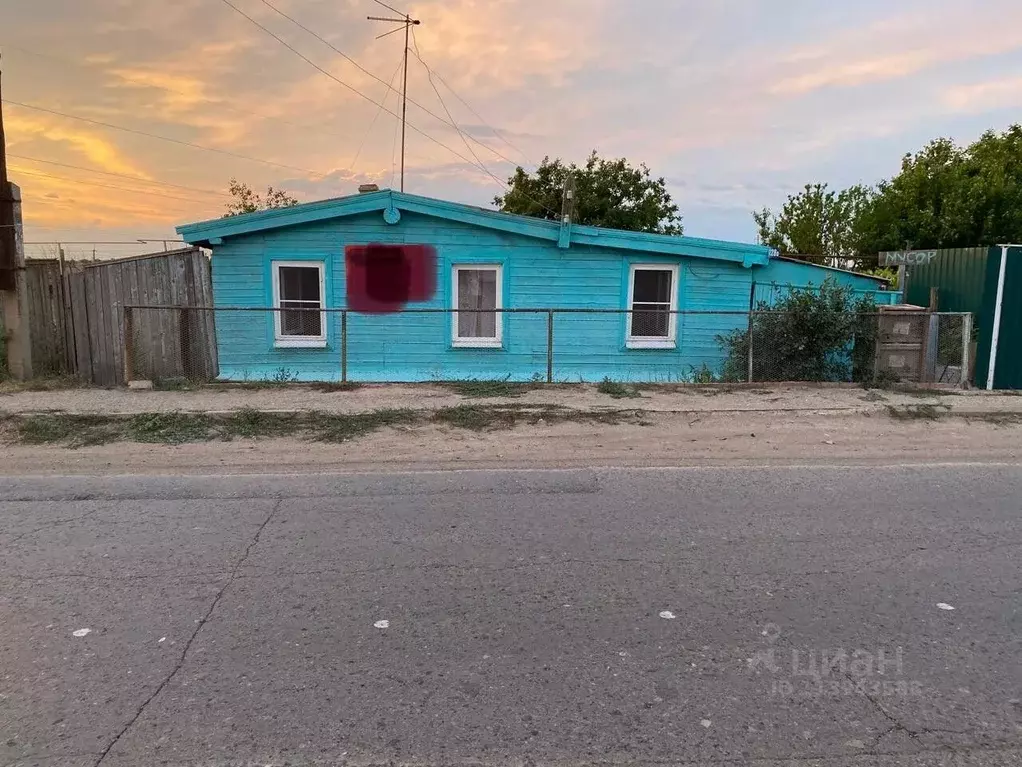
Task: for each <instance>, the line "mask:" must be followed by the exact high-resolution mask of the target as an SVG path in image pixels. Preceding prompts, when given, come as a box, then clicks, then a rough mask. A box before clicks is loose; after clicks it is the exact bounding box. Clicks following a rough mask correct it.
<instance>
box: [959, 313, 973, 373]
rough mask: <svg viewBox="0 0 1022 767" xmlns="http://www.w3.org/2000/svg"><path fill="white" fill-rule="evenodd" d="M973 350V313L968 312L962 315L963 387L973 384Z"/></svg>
mask: <svg viewBox="0 0 1022 767" xmlns="http://www.w3.org/2000/svg"><path fill="white" fill-rule="evenodd" d="M971 351H972V314H971V313H966V314H963V315H962V380H961V386H962V388H963V389H968V388H970V387H971V386H972V375H971V370H970V369H971V367H972V359H971V356H972V355H971V354H970V352H971Z"/></svg>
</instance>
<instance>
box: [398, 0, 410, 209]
mask: <svg viewBox="0 0 1022 767" xmlns="http://www.w3.org/2000/svg"><path fill="white" fill-rule="evenodd" d="M411 28H412V19H411V17H410V16H408V15H407V14H406V15H405V77H404V86H403V87H402V88H401V191H402V192H403V191H404V190H405V132H406V131H407V130H408V34H409V30H410V29H411Z"/></svg>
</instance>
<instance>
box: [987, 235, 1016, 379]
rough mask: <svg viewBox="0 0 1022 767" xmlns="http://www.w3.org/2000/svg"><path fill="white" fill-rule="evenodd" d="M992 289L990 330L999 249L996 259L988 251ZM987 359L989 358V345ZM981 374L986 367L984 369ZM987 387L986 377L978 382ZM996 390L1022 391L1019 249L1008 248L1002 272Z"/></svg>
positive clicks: (995, 295) (995, 291)
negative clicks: (1002, 283) (1002, 296)
mask: <svg viewBox="0 0 1022 767" xmlns="http://www.w3.org/2000/svg"><path fill="white" fill-rule="evenodd" d="M990 261H991V263H992V265H993V267H994V268H993V269H991V271H992V272H993V288H992V289H991V291H990V294H989V296H990V302H989V303H990V310H989V315H990V318H989V322H988V324H989V326H990V328H991V330H992V328H993V314H994V303H995V301H996V300H997V278H998V275H999V272H1000V263H1001V249H1000V248H996V257H994V253H993V252H991V258H990ZM987 345H988V348H987V360H989V358H990V352H989V342H988V344H987ZM983 370H984V375H986V372H985V371H986V370H987V368H986V367H984V368H983ZM979 383H981V384H982V385H985V384H986V378H984V379H983V380H982V381H981V382H979ZM994 388H995V389H1022V248H1008V260H1007V264H1006V269H1005V272H1004V301H1003V303H1002V305H1001V332H1000V335H999V339H998V342H997V362H996V367H995V369H994Z"/></svg>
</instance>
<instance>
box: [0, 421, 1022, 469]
mask: <svg viewBox="0 0 1022 767" xmlns="http://www.w3.org/2000/svg"><path fill="white" fill-rule="evenodd" d="M642 418H643V419H644V420H643V421H642V423H644V424H647V425H635V424H619V425H598V424H597V425H594V424H584V423H574V422H569V423H559V424H550V425H544V424H539V425H536V426H520V427H517V428H515V429H510V430H496V431H484V432H474V431H468V430H464V429H456V428H438V427H433V426H431V427H414V428H402V429H383V430H381V431H378V432H376V433H374V434H371V435H369V436H366V437H362V438H359V439H356V440H353V441H351V442H346V443H343V444H320V443H310V442H307V441H299V440H293V439H277V440H271V439H266V440H236V441H233V442H208V443H192V444H187V445H178V446H170V445H140V444H134V443H116V444H110V445H103V446H98V447H87V448H81V449H76V450H69V449H65V448H55V447H52V446H37V447H32V446H22V445H10V444H8V445H6V446H4V448H3V457H4V459H3V461H0V474H8V475H14V476H20V475H25V474H97V473H111V474H132V473H143V474H178V473H180V474H210V473H217V474H218V473H230V472H242V473H272V474H278V473H305V472H322V471H331V472H366V471H399V470H406V469H450V468H477V469H490V468H544V467H546V468H555V467H582V466H586V467H592V466H637V467H639V466H734V465H761V464H785V463H787V464H792V463H796V464H801V463H814V464H816V463H819V464H843V465H848V464H873V465H887V464H895V463H919V464H928V463H934V462H953V463H974V462H990V461H994V462H1014V461H1019V460H1022V426H1019V425H1016V424H1011V423H1009V424H1006V425H997V424H996V423H990V422H987V421H984V420H968V419H966V418H959V417H942V418H938V419H936V420H926V419H924V418H909V419H907V420H897V419H893V418H891V417H889V416H887V415H882V414H872V415H863V414H857V413H820V412H814V411H799V412H783V411H776V412H744V413H722V412H703V413H699V412H692V413H655V412H647V413H644V414H643V415H642Z"/></svg>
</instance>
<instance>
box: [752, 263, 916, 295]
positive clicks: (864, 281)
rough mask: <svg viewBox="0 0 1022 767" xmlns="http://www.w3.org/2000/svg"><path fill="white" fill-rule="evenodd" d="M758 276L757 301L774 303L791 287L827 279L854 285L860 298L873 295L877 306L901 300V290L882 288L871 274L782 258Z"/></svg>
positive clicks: (806, 286) (850, 285)
mask: <svg viewBox="0 0 1022 767" xmlns="http://www.w3.org/2000/svg"><path fill="white" fill-rule="evenodd" d="M755 279H756V303H757V304H758V303H759V302H760V301H765V302H766V303H768V304H770V305H771V306H772V305H774V304H776V303H777V302H778V301H780V300H781V299H782V298H783V297H784V296H785V294H787V293H788V291H789V290H791V288H792V287H799V288H818V287H820V285H821V284H822V283H823V281H824V280H826V279H833V280H836V281H837V282H838V283H839V284H841V285H846V286H848V287H850V288H852V290H853V291H854V292H855V296H856V297H857V298H865V297H868V296H872V298H873V300H874V302H875V303H876V304H877V306H891V305H893V304H897V303H899V302H900V300H901V293H900V292H899V291H894V290H888V291H885V290H881V289H880V286H881V284H880V283H879V282H878V281H877V280H874V279H872V278H870V277H865V276H863V275H859V274H852V273H851V272H844V271H841V270H839V269H827V268H825V267H820V266H815V265H813V264H806V263H797V262H794V261H786V260H782V259H772V260H771V261H770V264H769V265H768V266H766V267H763V268H762V269H757V270H756V277H755Z"/></svg>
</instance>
